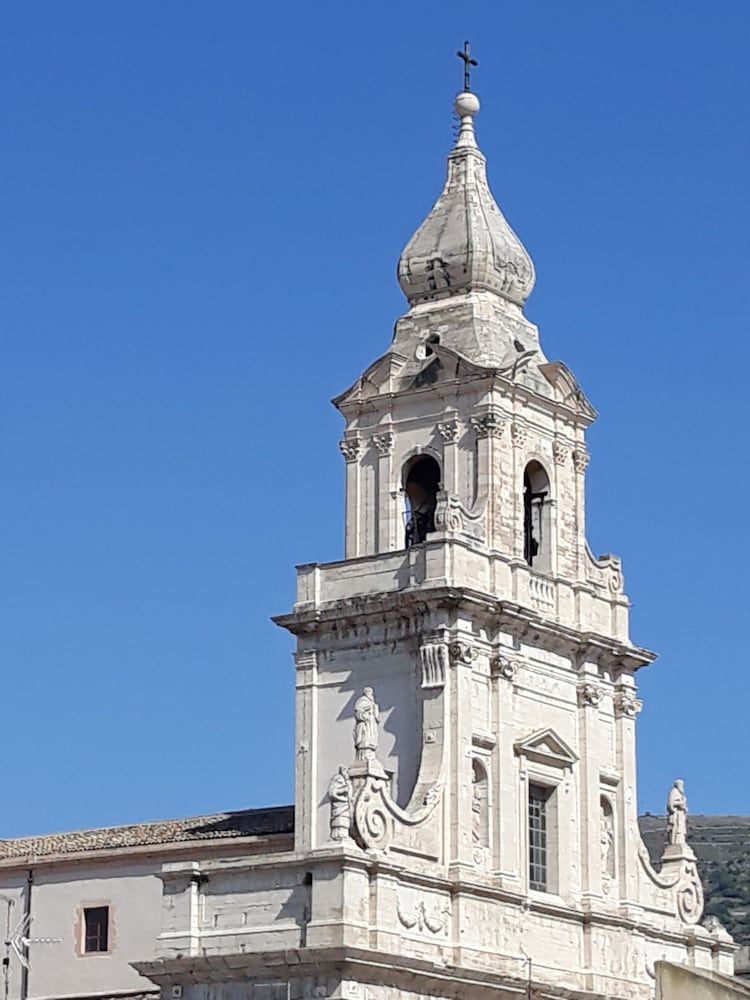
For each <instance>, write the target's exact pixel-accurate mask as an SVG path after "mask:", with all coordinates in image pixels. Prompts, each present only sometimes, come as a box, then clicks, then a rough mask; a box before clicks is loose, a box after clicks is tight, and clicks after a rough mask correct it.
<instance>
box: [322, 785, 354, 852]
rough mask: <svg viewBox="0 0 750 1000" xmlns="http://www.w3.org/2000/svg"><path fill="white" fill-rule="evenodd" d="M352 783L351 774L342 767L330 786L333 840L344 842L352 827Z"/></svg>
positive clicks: (329, 798) (329, 799) (329, 796)
mask: <svg viewBox="0 0 750 1000" xmlns="http://www.w3.org/2000/svg"><path fill="white" fill-rule="evenodd" d="M352 796H353V789H352V783H351V780H350V778H349V772H348V770H347V769H346V768H345V767H340V768H339V769H338V771H337V772H336V773H335V774H334V776H333V777H332V778H331V780H330V782H329V784H328V801H329V802H330V803H331V840H344V839H345V838H346V837H348V836H349V830H350V828H351V825H352Z"/></svg>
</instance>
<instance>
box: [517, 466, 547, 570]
mask: <svg viewBox="0 0 750 1000" xmlns="http://www.w3.org/2000/svg"><path fill="white" fill-rule="evenodd" d="M551 505H552V497H551V491H550V483H549V476H548V475H547V473H546V471H545V469H544V466H543V465H542V464H541V463H540V462H537V461H533V462H529V464H528V465H527V466H526V469H525V470H524V473H523V555H524V559H525V560H526V562H527V563H528V564H529V566H531V567H532V568H533V569H535V570H536V571H537V572H539V573H549V572H551V570H552V525H551V517H550V512H551Z"/></svg>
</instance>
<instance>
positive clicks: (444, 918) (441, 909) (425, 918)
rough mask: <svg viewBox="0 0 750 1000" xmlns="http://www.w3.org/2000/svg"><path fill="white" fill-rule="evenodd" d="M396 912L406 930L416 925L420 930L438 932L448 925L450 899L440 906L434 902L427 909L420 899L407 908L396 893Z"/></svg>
mask: <svg viewBox="0 0 750 1000" xmlns="http://www.w3.org/2000/svg"><path fill="white" fill-rule="evenodd" d="M396 913H397V914H398V919H399V922H400V923H401V925H402V926H403V927H405V928H406V929H407V930H412V929H413V928H415V927H416V929H417V930H418V931H420V932H421V931H425V930H427V931H429V932H430V933H431V934H439V933H440V932H441V931H442V930H445V929H446V928H447V926H448V921H449V920H450V916H451V905H450V901H449V900H446V901H445V903H444V904H443V905H442V906H440V904H439V903H437V902H436V903H435V905H434V906H433V907H431V908H429V909H428V907H427V904H426V903H425V902H424V900H422V899H420V900H418V901H417V902H416V903H415V904H414V906H413V907H411V908H410V909H409V910H407V908H406V907H405V906H404V905H403V904H402V903H401V900H400V898H399V896H398V894H397V895H396Z"/></svg>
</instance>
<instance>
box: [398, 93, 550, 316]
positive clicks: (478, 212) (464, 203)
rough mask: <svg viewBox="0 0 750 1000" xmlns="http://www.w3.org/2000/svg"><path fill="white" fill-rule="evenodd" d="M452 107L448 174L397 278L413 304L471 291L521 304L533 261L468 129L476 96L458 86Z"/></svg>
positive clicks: (528, 289)
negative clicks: (454, 134)
mask: <svg viewBox="0 0 750 1000" xmlns="http://www.w3.org/2000/svg"><path fill="white" fill-rule="evenodd" d="M455 108H456V114H457V115H458V116H459V118H460V119H461V128H460V131H459V135H458V139H457V141H456V145H455V147H454V149H453V151H452V152H451V154H450V156H449V157H448V179H447V180H446V183H445V187H444V188H443V192H442V194H441V195H440V197H439V198H438V200H437V202H436V203H435V206H434V207H433V209H432V211H431V212H430V214H429V215H428V216H427V218H426V219H425V221H424V222H423V223H422V225H421V226H420V227H419V229H418V230H417V231H416V233H415V234H414V236H412V238H411V240H410V241H409V243H408V244H407V246H406V249H405V250H404V252H403V253H402V255H401V259H400V260H399V264H398V280H399V284H400V285H401V288H402V290H403V292H404V294H405V295H406V297H407V299H408V300H409V304H410V305H412V306H413V305H416V304H418V303H421V302H430V301H434V300H436V299H444V298H448V297H450V296H453V295H457V294H460V293H465V292H475V291H489V292H495V293H496V294H497V295H500V296H501V297H502V298H504V299H506V300H508V301H510V302H513V303H514V304H515V305H517V306H523V304H524V302H525V301H526V299H527V298H528V297H529V295H530V293H531V290H532V289H533V287H534V280H535V275H534V265H533V263H532V260H531V257H529V255H528V253H527V252H526V250H525V248H524V246H523V244H522V243H521V241H520V240H519V238H518V237H517V236H516V234H515V233H514V232H513V230H512V229H511V228H510V226H509V224H508V222H507V220H506V219H505V216H504V215H503V213H502V212H501V211H500V209H499V208H498V206H497V203H496V201H495V199H494V198H493V197H492V192H491V191H490V189H489V185H488V183H487V164H486V161H485V158H484V156H483V155H482V153H481V152H480V150H479V148H478V146H477V142H476V138H475V135H474V117H475V115H476V114H477V112H478V111H479V100H478V99H477V97H476V95H475V94H472V93H463V94H459V95H458V97H457V98H456V103H455Z"/></svg>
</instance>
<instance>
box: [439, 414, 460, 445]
mask: <svg viewBox="0 0 750 1000" xmlns="http://www.w3.org/2000/svg"><path fill="white" fill-rule="evenodd" d="M437 431H438V434H439V435H440V437H441V438H442V439H443V441H445V443H446V444H453V443H454V442H455V441H457V440H458V421H457V420H454V419H451V420H440V421H438V425H437Z"/></svg>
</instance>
